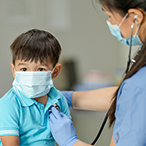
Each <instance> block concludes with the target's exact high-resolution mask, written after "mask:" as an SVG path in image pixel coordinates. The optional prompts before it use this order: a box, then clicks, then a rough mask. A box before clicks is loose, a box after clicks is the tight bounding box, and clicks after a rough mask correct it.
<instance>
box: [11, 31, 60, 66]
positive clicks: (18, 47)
mask: <svg viewBox="0 0 146 146" xmlns="http://www.w3.org/2000/svg"><path fill="white" fill-rule="evenodd" d="M10 49H11V52H12V57H13V64H15V60H17V59H21V60H25V61H29V60H31V61H35V62H37V61H40V62H41V63H42V62H44V61H47V59H48V57H49V59H50V61H51V62H52V63H53V66H55V65H56V64H57V62H58V60H59V56H60V53H61V46H60V44H59V42H58V40H57V39H56V38H55V37H54V36H53V35H52V34H50V33H49V32H46V31H43V30H38V29H32V30H29V31H27V32H26V33H22V34H21V35H19V36H18V37H17V38H16V39H15V40H14V42H13V43H12V44H11V46H10Z"/></svg>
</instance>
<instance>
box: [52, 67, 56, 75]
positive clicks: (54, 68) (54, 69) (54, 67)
mask: <svg viewBox="0 0 146 146" xmlns="http://www.w3.org/2000/svg"><path fill="white" fill-rule="evenodd" d="M55 67H56V66H54V68H53V70H52V71H51V74H52V73H53V72H54V70H55Z"/></svg>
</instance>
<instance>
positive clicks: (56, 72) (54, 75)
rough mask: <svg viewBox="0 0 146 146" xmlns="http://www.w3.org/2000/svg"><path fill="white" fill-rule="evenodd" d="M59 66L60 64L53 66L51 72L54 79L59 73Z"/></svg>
mask: <svg viewBox="0 0 146 146" xmlns="http://www.w3.org/2000/svg"><path fill="white" fill-rule="evenodd" d="M61 67H62V65H61V64H57V65H56V66H55V69H54V72H53V73H52V79H55V78H56V77H57V75H58V74H59V73H60V70H61Z"/></svg>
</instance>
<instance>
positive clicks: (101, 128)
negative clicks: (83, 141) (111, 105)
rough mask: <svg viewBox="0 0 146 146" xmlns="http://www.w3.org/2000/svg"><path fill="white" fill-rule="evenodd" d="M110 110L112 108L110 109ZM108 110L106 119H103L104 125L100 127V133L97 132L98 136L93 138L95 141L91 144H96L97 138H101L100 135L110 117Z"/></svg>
mask: <svg viewBox="0 0 146 146" xmlns="http://www.w3.org/2000/svg"><path fill="white" fill-rule="evenodd" d="M109 110H110V109H109ZM109 110H108V112H109ZM108 112H107V113H106V115H105V117H104V120H103V122H102V125H101V127H100V129H99V131H98V133H97V136H96V137H95V139H94V140H93V142H92V143H91V145H94V144H95V143H96V142H97V140H98V139H99V137H100V135H101V133H102V131H103V128H104V126H105V124H106V121H107V119H108Z"/></svg>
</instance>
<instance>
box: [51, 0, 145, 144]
mask: <svg viewBox="0 0 146 146" xmlns="http://www.w3.org/2000/svg"><path fill="white" fill-rule="evenodd" d="M99 1H100V3H101V4H102V9H103V11H104V12H105V14H107V15H108V16H109V18H108V20H107V24H108V26H109V29H110V31H111V34H112V35H114V36H115V37H117V39H118V40H119V41H120V42H122V43H124V44H127V45H129V60H128V63H127V69H126V75H125V77H124V79H123V81H122V83H121V85H120V86H119V87H109V88H104V89H98V90H94V91H85V92H73V93H72V92H65V94H64V95H65V96H66V98H67V100H68V103H69V105H70V107H71V106H72V107H73V108H78V109H87V110H108V109H109V108H110V106H111V108H110V110H109V114H108V118H109V122H110V124H109V126H111V125H113V124H114V129H113V136H112V139H111V143H110V146H146V0H99ZM134 45H141V49H140V50H139V51H138V52H137V55H136V56H135V57H134V58H133V59H131V46H134ZM50 126H51V131H52V134H53V137H54V138H55V140H56V141H57V143H58V144H59V146H72V145H73V146H89V145H90V144H87V143H84V142H82V141H81V140H79V139H78V138H77V134H76V131H75V129H74V127H73V124H72V121H71V120H70V119H69V118H68V117H67V116H65V115H64V114H63V113H59V112H58V111H57V110H56V109H55V108H54V107H52V113H51V114H50ZM87 134H88V133H87Z"/></svg>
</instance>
